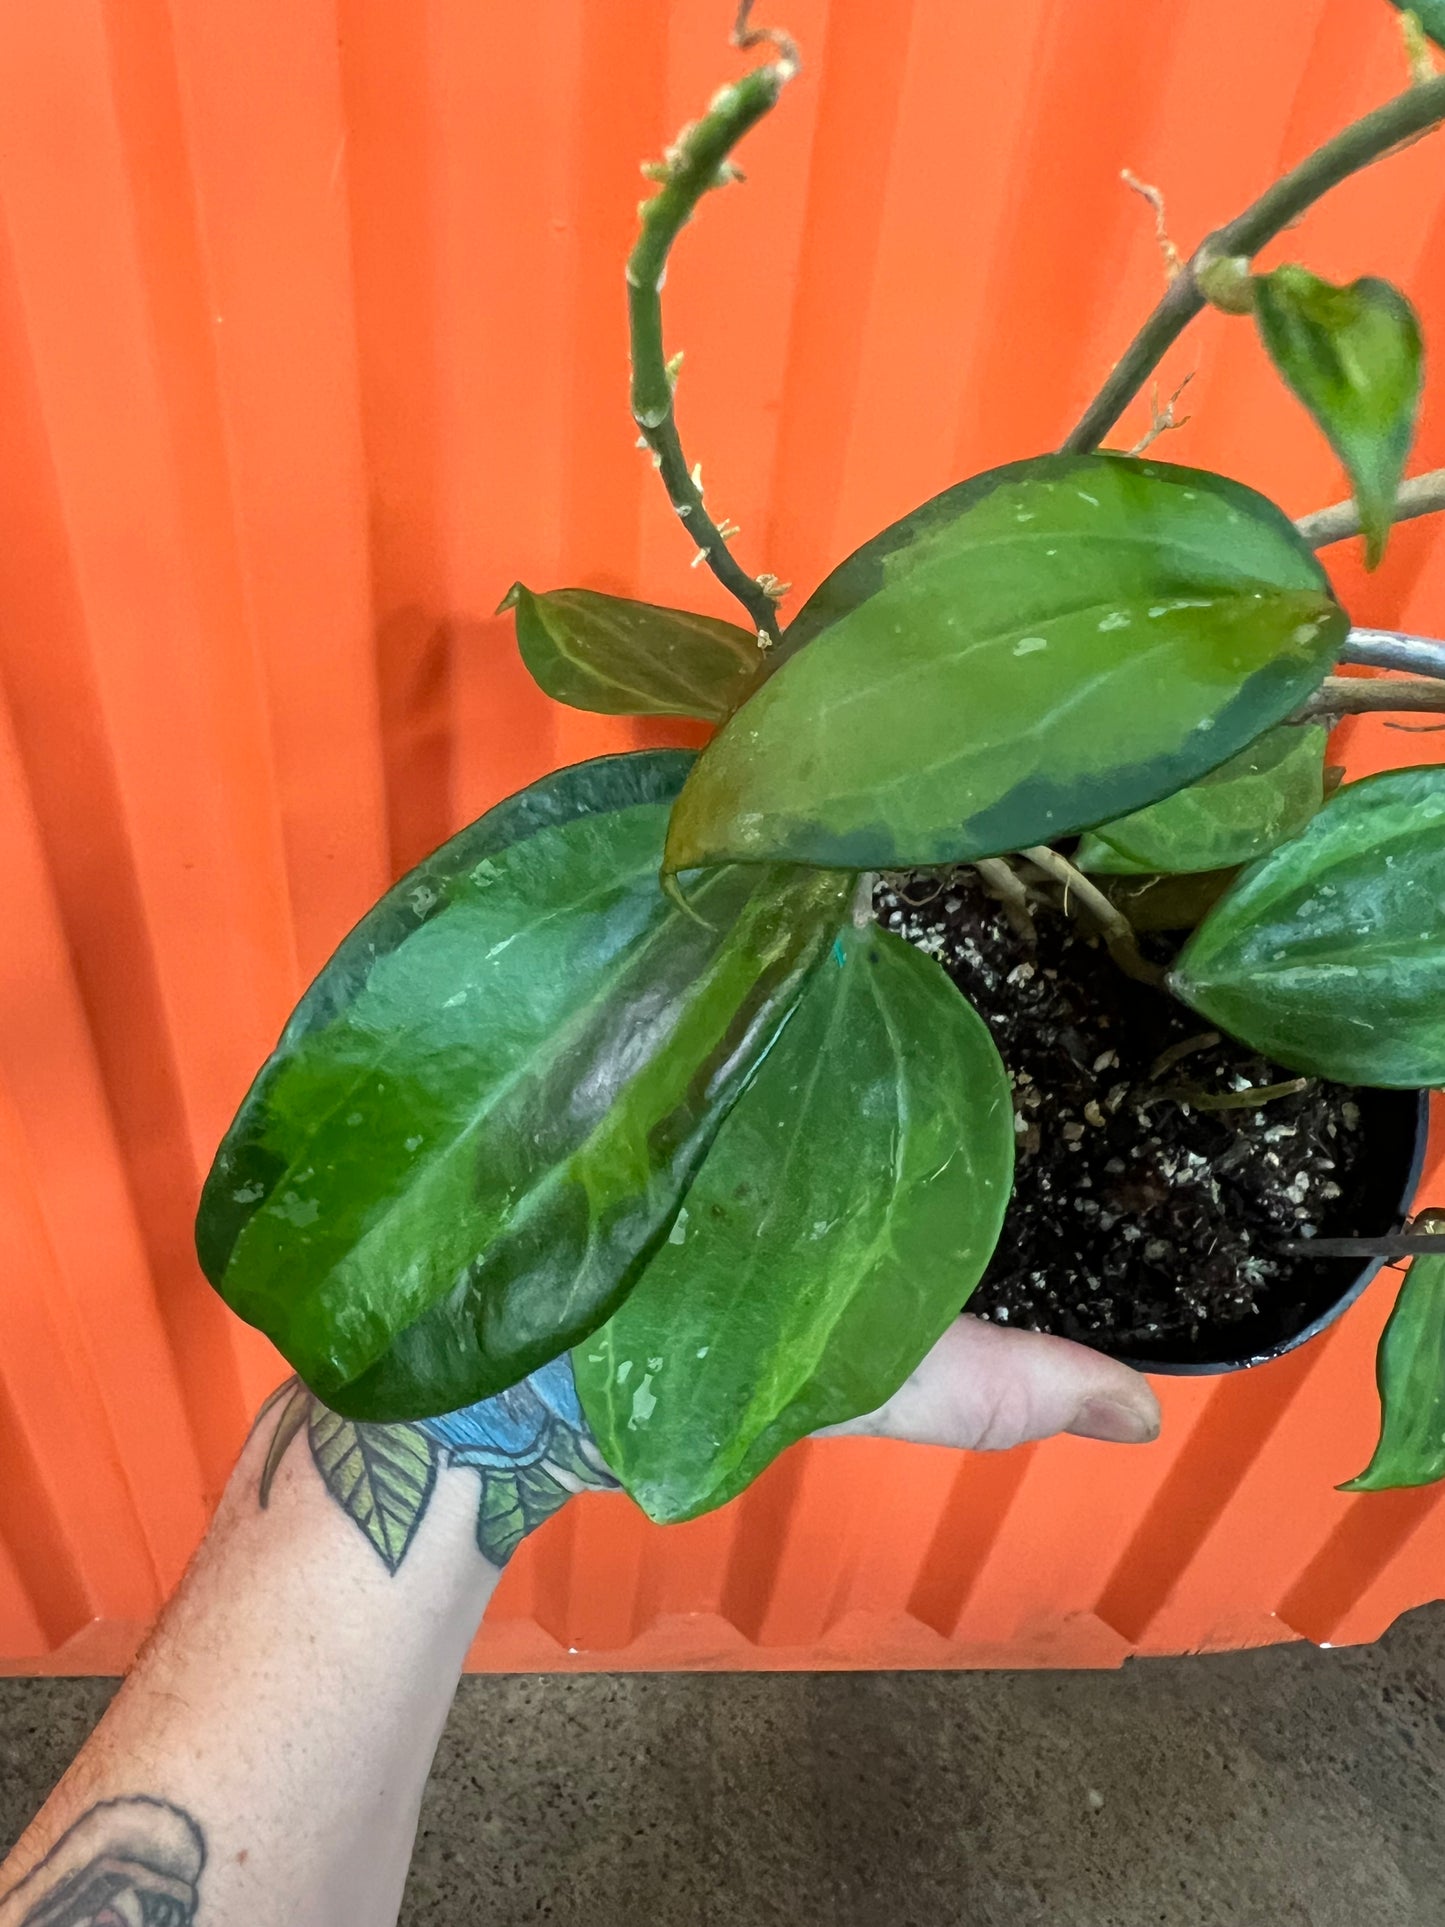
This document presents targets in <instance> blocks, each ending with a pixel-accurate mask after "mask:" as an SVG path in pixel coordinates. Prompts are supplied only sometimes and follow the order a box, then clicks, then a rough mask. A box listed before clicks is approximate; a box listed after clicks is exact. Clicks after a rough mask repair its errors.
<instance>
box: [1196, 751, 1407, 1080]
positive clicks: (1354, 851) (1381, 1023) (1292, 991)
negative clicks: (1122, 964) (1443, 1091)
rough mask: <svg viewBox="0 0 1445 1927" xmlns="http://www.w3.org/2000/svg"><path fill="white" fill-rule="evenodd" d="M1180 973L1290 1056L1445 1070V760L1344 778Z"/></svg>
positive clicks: (1286, 1059)
mask: <svg viewBox="0 0 1445 1927" xmlns="http://www.w3.org/2000/svg"><path fill="white" fill-rule="evenodd" d="M1171 981H1172V983H1173V987H1174V989H1175V990H1176V991H1177V992H1178V994H1179V995H1180V996H1181V997H1182V998H1183V999H1184V1001H1185V1002H1186V1003H1188V1004H1192V1005H1193V1006H1194V1008H1195V1009H1196V1010H1198V1011H1201V1012H1202V1013H1203V1014H1204V1015H1205V1016H1206V1017H1208V1018H1209V1019H1210V1021H1211V1022H1213V1023H1215V1024H1218V1025H1219V1026H1220V1028H1221V1029H1222V1030H1227V1031H1232V1032H1233V1033H1234V1035H1235V1036H1236V1037H1241V1038H1243V1039H1244V1041H1245V1043H1247V1044H1251V1045H1253V1047H1254V1048H1255V1049H1256V1050H1260V1051H1263V1052H1264V1053H1265V1055H1266V1056H1267V1057H1272V1058H1274V1060H1275V1061H1276V1062H1277V1063H1280V1064H1287V1065H1288V1066H1289V1067H1290V1068H1291V1069H1293V1070H1297V1071H1308V1072H1312V1073H1314V1074H1315V1075H1317V1076H1320V1077H1332V1078H1335V1079H1337V1080H1338V1081H1339V1082H1340V1083H1343V1084H1380V1085H1395V1086H1401V1087H1403V1088H1405V1089H1411V1088H1413V1087H1415V1086H1417V1085H1426V1084H1440V1083H1445V767H1427V768H1422V769H1401V770H1391V771H1390V772H1388V773H1387V774H1386V775H1383V776H1371V777H1367V778H1366V780H1365V781H1364V782H1362V783H1350V784H1347V785H1346V787H1345V788H1344V789H1342V790H1340V791H1339V792H1338V794H1337V795H1335V796H1333V797H1331V799H1330V801H1329V802H1328V803H1326V804H1325V806H1324V808H1323V809H1322V810H1321V811H1320V813H1319V815H1318V816H1316V817H1315V818H1314V820H1313V822H1311V823H1310V824H1308V825H1307V826H1306V828H1305V829H1304V830H1303V831H1302V832H1301V833H1300V835H1299V836H1297V837H1296V838H1295V839H1294V840H1293V842H1290V843H1283V844H1281V845H1280V847H1279V848H1278V849H1277V850H1273V851H1271V853H1270V854H1269V855H1268V856H1266V857H1263V858H1261V860H1260V861H1259V862H1258V863H1256V864H1254V865H1253V866H1252V867H1251V868H1250V869H1248V870H1246V871H1245V872H1244V874H1243V876H1241V877H1240V878H1239V880H1238V881H1237V882H1236V883H1235V884H1234V885H1233V887H1232V888H1231V889H1230V890H1229V891H1227V892H1226V894H1225V895H1224V896H1223V897H1222V898H1221V900H1220V901H1219V903H1218V904H1217V905H1216V906H1215V908H1214V909H1213V910H1212V911H1211V912H1210V914H1209V915H1208V916H1207V917H1206V918H1205V920H1204V922H1203V923H1202V924H1201V925H1200V927H1199V929H1198V930H1197V931H1196V932H1195V933H1194V936H1193V937H1192V938H1191V939H1190V941H1189V942H1188V944H1186V945H1185V947H1184V950H1183V951H1182V952H1181V954H1180V957H1179V961H1178V963H1177V964H1176V966H1175V968H1174V971H1173V974H1172V979H1171Z"/></svg>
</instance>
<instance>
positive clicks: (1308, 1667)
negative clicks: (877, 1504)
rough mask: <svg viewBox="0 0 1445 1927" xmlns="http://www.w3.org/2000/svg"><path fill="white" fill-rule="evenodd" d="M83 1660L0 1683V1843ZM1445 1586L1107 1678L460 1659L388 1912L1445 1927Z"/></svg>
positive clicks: (87, 1714)
mask: <svg viewBox="0 0 1445 1927" xmlns="http://www.w3.org/2000/svg"><path fill="white" fill-rule="evenodd" d="M111 1690H112V1686H111V1683H110V1682H108V1681H98V1680H71V1681H19V1680H16V1681H0V1850H3V1848H4V1847H6V1846H8V1844H9V1843H10V1841H11V1840H12V1839H13V1837H14V1836H15V1835H16V1834H17V1833H18V1832H19V1830H20V1828H21V1827H22V1826H23V1824H24V1822H25V1821H26V1819H27V1818H28V1816H29V1814H30V1812H31V1810H32V1809H33V1808H34V1806H35V1805H36V1804H37V1803H38V1801H39V1800H40V1798H41V1796H42V1794H43V1793H44V1791H45V1789H46V1788H47V1787H48V1786H49V1784H50V1783H51V1782H52V1781H53V1780H54V1779H55V1777H56V1776H57V1775H58V1773H59V1772H60V1770H61V1768H62V1767H63V1766H64V1765H65V1763H66V1761H67V1759H68V1758H69V1756H70V1755H71V1753H72V1752H73V1751H74V1750H75V1748H76V1747H77V1746H78V1744H79V1743H80V1741H81V1739H82V1738H83V1737H84V1735H85V1733H86V1732H87V1731H88V1730H89V1727H90V1725H91V1723H92V1722H93V1721H94V1720H95V1719H96V1718H97V1716H98V1715H99V1713H100V1711H101V1709H102V1708H103V1706H104V1705H105V1702H106V1700H107V1698H108V1696H109V1694H110V1692H111ZM1442 1803H1445V1606H1440V1607H1431V1608H1427V1609H1426V1610H1424V1611H1422V1612H1420V1613H1416V1614H1414V1615H1413V1616H1412V1617H1411V1618H1409V1619H1407V1620H1405V1621H1402V1622H1401V1623H1400V1624H1399V1625H1398V1626H1397V1627H1395V1629H1394V1630H1393V1632H1391V1633H1390V1635H1389V1636H1388V1637H1387V1638H1386V1639H1385V1640H1384V1641H1383V1642H1382V1643H1381V1644H1380V1645H1379V1646H1378V1647H1375V1648H1373V1649H1367V1650H1359V1651H1347V1652H1335V1653H1318V1652H1314V1651H1313V1650H1309V1649H1305V1648H1281V1649H1276V1650H1274V1651H1271V1652H1264V1653H1253V1654H1241V1655H1236V1656H1231V1657H1228V1658H1224V1659H1205V1660H1197V1659H1196V1660H1167V1661H1164V1660H1156V1661H1150V1662H1145V1663H1141V1664H1137V1665H1133V1666H1130V1667H1128V1668H1126V1669H1125V1671H1124V1672H1123V1673H1122V1674H1103V1673H1094V1674H1088V1673H1051V1674H1049V1673H1045V1674H1040V1673H1033V1674H1028V1673H1025V1674H981V1673H960V1674H938V1673H931V1674H869V1675H826V1674H825V1675H773V1676H763V1677H759V1676H743V1675H727V1676H723V1677H714V1678H701V1677H689V1676H676V1675H641V1676H639V1675H632V1676H626V1675H623V1676H612V1677H608V1676H599V1677H589V1678H572V1679H558V1678H541V1679H538V1678H522V1679H470V1680H468V1681H466V1682H465V1683H464V1685H463V1687H462V1690H461V1694H460V1696H459V1698H458V1701H457V1705H456V1709H455V1711H454V1713H453V1716H452V1720H451V1723H450V1725H449V1726H448V1728H447V1732H446V1737H445V1738H444V1740H443V1741H442V1746H441V1752H440V1754H439V1756H438V1761H437V1769H436V1772H435V1774H434V1776H433V1779H432V1785H431V1790H430V1792H429V1794H428V1797H427V1802H426V1807H425V1811H424V1814H423V1820H422V1832H421V1840H420V1844H419V1846H418V1851H417V1858H416V1863H415V1866H414V1869H413V1874H412V1882H411V1887H410V1889H409V1893H408V1900H407V1906H406V1910H405V1912H404V1914H403V1921H404V1922H405V1923H406V1927H442V1924H443V1923H446V1924H447V1927H454V1924H455V1923H464V1924H465V1927H472V1923H485V1927H512V1924H513V1923H520V1922H524V1921H537V1920H546V1921H552V1922H555V1923H559V1927H638V1924H639V1923H643V1924H644V1927H724V1924H726V1927H755V1924H756V1927H762V1923H771V1922H778V1923H787V1927H814V1923H825V1924H826V1927H875V1923H876V1927H1427V1924H1428V1927H1440V1923H1441V1922H1442V1921H1445V1805H1442Z"/></svg>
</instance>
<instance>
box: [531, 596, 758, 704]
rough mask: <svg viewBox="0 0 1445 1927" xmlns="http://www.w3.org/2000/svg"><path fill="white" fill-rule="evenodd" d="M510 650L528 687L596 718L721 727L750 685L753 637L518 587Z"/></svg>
mask: <svg viewBox="0 0 1445 1927" xmlns="http://www.w3.org/2000/svg"><path fill="white" fill-rule="evenodd" d="M502 607H503V608H504V609H511V610H512V611H513V612H514V619H515V622H516V628H517V647H518V648H519V649H520V650H521V652H522V660H523V662H525V663H526V665H527V668H528V669H529V670H530V672H531V675H532V679H533V681H534V682H536V683H537V684H538V685H539V687H540V688H542V689H543V690H545V691H546V693H547V694H548V695H549V696H551V697H553V698H555V700H556V701H557V702H559V703H568V704H570V705H571V707H572V708H573V709H588V710H592V711H593V712H595V713H596V714H598V715H602V716H697V717H700V718H701V719H702V720H703V721H705V722H721V721H722V719H723V718H724V717H725V716H730V715H731V714H732V712H733V710H734V709H736V708H737V706H738V704H739V703H740V702H741V701H742V700H743V698H744V697H745V696H746V695H747V693H748V691H749V690H750V689H751V688H752V686H753V684H754V682H755V681H756V680H757V678H758V676H759V674H760V672H761V670H762V666H763V657H762V652H761V650H760V649H759V648H758V645H757V639H756V637H755V636H754V634H753V632H752V630H750V629H739V628H738V627H737V626H736V625H735V624H734V623H731V622H719V621H717V620H716V618H714V617H712V616H698V615H693V614H691V613H690V612H689V611H688V610H686V609H663V608H658V607H657V606H656V605H654V604H653V603H650V602H633V601H631V600H630V599H629V598H628V597H626V596H613V595H602V594H600V593H599V592H598V591H596V590H595V589H552V590H549V591H547V592H546V593H545V594H541V595H536V594H534V593H533V592H532V591H531V590H530V589H528V588H527V587H526V586H525V584H523V583H521V582H518V583H517V584H516V585H515V586H514V587H513V588H512V589H510V590H509V591H508V593H507V596H506V598H505V600H504V601H503V603H502Z"/></svg>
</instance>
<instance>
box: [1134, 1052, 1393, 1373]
mask: <svg viewBox="0 0 1445 1927" xmlns="http://www.w3.org/2000/svg"><path fill="white" fill-rule="evenodd" d="M1352 1096H1353V1099H1354V1101H1356V1102H1357V1103H1358V1104H1359V1107H1360V1111H1361V1124H1360V1129H1361V1133H1362V1135H1363V1136H1364V1137H1365V1138H1366V1140H1367V1142H1368V1145H1369V1149H1368V1152H1367V1153H1366V1158H1365V1165H1366V1171H1365V1175H1366V1179H1367V1186H1366V1188H1365V1190H1364V1194H1363V1195H1362V1196H1361V1198H1360V1200H1359V1217H1358V1220H1357V1223H1356V1228H1355V1229H1354V1230H1352V1231H1350V1232H1347V1233H1344V1234H1342V1235H1345V1236H1349V1237H1360V1238H1367V1237H1378V1236H1379V1235H1380V1234H1381V1233H1382V1232H1385V1231H1389V1230H1392V1229H1394V1228H1395V1227H1397V1226H1398V1225H1399V1224H1401V1223H1402V1221H1403V1220H1404V1218H1405V1216H1406V1215H1407V1213H1408V1212H1409V1211H1410V1209H1411V1206H1412V1205H1413V1204H1414V1201H1415V1194H1416V1191H1417V1190H1418V1188H1419V1184H1420V1174H1421V1172H1422V1170H1423V1169H1424V1165H1425V1140H1426V1135H1427V1132H1428V1130H1429V1123H1430V1096H1429V1092H1428V1091H1373V1090H1372V1091H1356V1092H1354V1093H1352ZM1386 1262H1387V1261H1386V1260H1385V1259H1384V1258H1371V1259H1369V1260H1367V1261H1366V1262H1365V1263H1364V1264H1363V1265H1361V1264H1360V1263H1359V1261H1358V1260H1356V1259H1351V1258H1316V1259H1305V1260H1303V1261H1302V1262H1299V1263H1297V1264H1296V1265H1295V1267H1294V1269H1293V1271H1292V1273H1291V1276H1290V1279H1289V1283H1288V1286H1287V1287H1284V1288H1281V1289H1279V1290H1277V1291H1274V1292H1272V1293H1269V1294H1267V1295H1266V1296H1264V1297H1263V1298H1262V1300H1261V1301H1260V1305H1259V1315H1258V1318H1257V1321H1256V1322H1253V1323H1251V1325H1250V1326H1249V1328H1248V1329H1247V1330H1244V1329H1242V1328H1239V1327H1235V1328H1234V1329H1232V1330H1231V1328H1230V1327H1228V1326H1220V1327H1215V1328H1212V1329H1210V1330H1209V1331H1208V1332H1207V1333H1201V1339H1202V1340H1204V1341H1206V1342H1205V1343H1203V1344H1202V1345H1201V1346H1200V1347H1199V1348H1198V1349H1196V1350H1194V1351H1192V1352H1191V1354H1190V1355H1182V1354H1181V1353H1179V1352H1178V1351H1176V1350H1174V1349H1171V1348H1170V1347H1168V1346H1165V1347H1162V1348H1161V1350H1160V1351H1159V1352H1157V1353H1153V1352H1150V1351H1149V1350H1148V1349H1147V1348H1140V1349H1135V1350H1128V1349H1118V1348H1116V1347H1114V1346H1111V1345H1109V1344H1100V1345H1099V1346H1098V1349H1099V1350H1101V1351H1106V1352H1108V1353H1109V1354H1110V1355H1111V1356H1112V1357H1114V1358H1118V1359H1121V1360H1122V1361H1123V1362H1124V1363H1125V1364H1126V1365H1136V1366H1137V1367H1138V1368H1139V1370H1140V1371H1144V1372H1163V1373H1167V1374H1170V1375H1172V1376H1175V1377H1207V1376H1210V1375H1212V1374H1216V1373H1219V1372H1243V1371H1248V1370H1249V1368H1250V1367H1251V1366H1252V1365H1267V1364H1268V1363H1269V1361H1270V1360H1271V1359H1273V1358H1283V1357H1284V1355H1285V1353H1286V1352H1292V1351H1295V1350H1297V1349H1298V1347H1299V1346H1301V1345H1304V1344H1307V1343H1308V1342H1309V1340H1310V1339H1311V1338H1318V1336H1319V1334H1320V1333H1321V1332H1322V1331H1324V1330H1325V1329H1326V1327H1327V1326H1329V1325H1332V1324H1333V1323H1334V1322H1335V1320H1336V1319H1337V1318H1339V1317H1340V1316H1341V1314H1342V1313H1344V1312H1346V1311H1348V1310H1349V1308H1350V1306H1351V1305H1353V1304H1354V1302H1355V1300H1356V1299H1357V1298H1358V1297H1359V1296H1360V1295H1361V1293H1362V1292H1363V1291H1364V1289H1365V1287H1366V1286H1367V1285H1368V1284H1369V1283H1370V1282H1371V1281H1372V1280H1373V1279H1374V1278H1375V1277H1376V1276H1377V1275H1378V1273H1379V1272H1380V1271H1381V1270H1382V1269H1383V1268H1384V1265H1385V1263H1386Z"/></svg>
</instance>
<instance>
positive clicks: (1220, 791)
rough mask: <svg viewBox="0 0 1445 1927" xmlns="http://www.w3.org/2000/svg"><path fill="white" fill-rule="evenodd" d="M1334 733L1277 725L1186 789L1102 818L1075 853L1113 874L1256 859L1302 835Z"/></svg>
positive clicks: (1084, 864)
mask: <svg viewBox="0 0 1445 1927" xmlns="http://www.w3.org/2000/svg"><path fill="white" fill-rule="evenodd" d="M1329 734H1330V733H1329V731H1328V730H1327V729H1326V728H1325V727H1324V725H1323V724H1321V723H1311V724H1309V725H1308V726H1305V727H1298V726H1296V725H1294V724H1291V723H1286V724H1283V725H1282V726H1281V727H1280V728H1279V729H1272V730H1270V731H1269V733H1268V734H1267V735H1265V736H1261V737H1260V739H1259V741H1258V742H1256V743H1251V744H1250V746H1249V748H1248V749H1245V750H1241V751H1240V753H1239V755H1238V756H1232V757H1231V758H1230V759H1229V761H1228V762H1227V763H1224V764H1222V765H1221V767H1220V768H1219V769H1216V770H1211V771H1210V773H1209V775H1208V776H1203V777H1201V778H1200V780H1199V781H1198V782H1197V783H1191V784H1190V786H1189V787H1188V789H1183V790H1176V791H1175V793H1174V795H1173V796H1166V797H1165V799H1164V801H1163V802H1162V803H1153V804H1151V805H1150V806H1149V808H1148V809H1147V810H1136V811H1135V813H1134V814H1133V815H1132V816H1125V817H1121V818H1120V819H1119V820H1118V821H1117V822H1115V823H1102V824H1100V826H1099V828H1098V829H1097V830H1094V831H1091V832H1090V833H1089V835H1087V836H1086V837H1085V838H1084V839H1083V841H1082V842H1081V843H1080V845H1079V852H1078V855H1077V856H1076V858H1075V859H1074V860H1075V862H1076V863H1077V864H1078V866H1079V868H1080V869H1081V870H1087V871H1092V872H1099V873H1103V874H1108V875H1115V876H1129V875H1143V874H1146V873H1150V872H1156V873H1157V872H1160V871H1171V872H1177V871H1183V870H1223V869H1227V868H1229V867H1230V865H1232V864H1236V863H1250V862H1252V861H1253V860H1254V858H1255V857H1257V856H1263V855H1264V853H1265V851H1266V850H1272V849H1273V848H1274V846H1275V845H1276V844H1277V843H1283V842H1284V841H1285V840H1286V839H1287V838H1288V837H1291V836H1296V835H1298V833H1299V832H1300V831H1301V830H1302V829H1303V828H1304V826H1305V824H1306V823H1308V822H1309V820H1310V818H1311V817H1312V816H1313V815H1314V814H1315V812H1316V810H1318V809H1319V807H1320V805H1321V803H1323V802H1324V800H1325V778H1324V769H1325V746H1326V744H1327V743H1328V742H1329Z"/></svg>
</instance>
